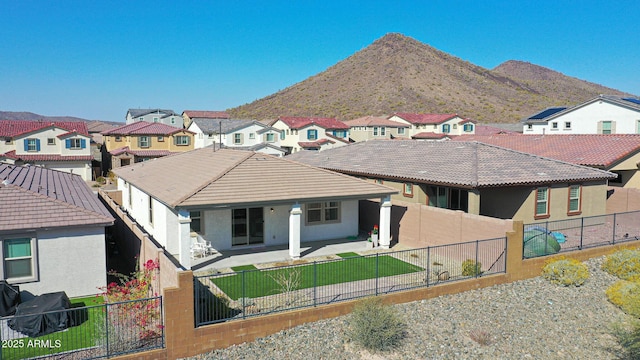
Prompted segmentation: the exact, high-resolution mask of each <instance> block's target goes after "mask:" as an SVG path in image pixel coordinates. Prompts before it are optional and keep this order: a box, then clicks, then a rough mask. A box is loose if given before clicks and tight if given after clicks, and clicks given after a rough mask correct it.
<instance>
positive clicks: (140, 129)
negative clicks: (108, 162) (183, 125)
mask: <svg viewBox="0 0 640 360" xmlns="http://www.w3.org/2000/svg"><path fill="white" fill-rule="evenodd" d="M180 131H185V132H188V133H192V132H191V131H188V130H185V129H180V128H176V127H175V126H171V125H167V124H163V123H152V122H147V121H137V122H134V123H131V124H126V125H122V126H118V127H116V128H113V129H109V130H106V131H103V132H101V134H102V135H171V134H174V133H177V132H180Z"/></svg>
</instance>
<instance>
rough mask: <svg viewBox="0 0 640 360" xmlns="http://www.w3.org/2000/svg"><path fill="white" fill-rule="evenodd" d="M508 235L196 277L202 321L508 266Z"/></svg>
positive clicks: (475, 274) (492, 271)
mask: <svg viewBox="0 0 640 360" xmlns="http://www.w3.org/2000/svg"><path fill="white" fill-rule="evenodd" d="M506 251H507V239H506V237H505V238H496V239H488V240H478V241H471V242H465V243H458V244H451V245H442V246H435V247H427V248H421V249H413V250H404V251H395V252H386V253H376V254H370V255H363V256H359V255H358V256H356V254H352V255H354V256H347V255H343V256H345V257H344V258H340V259H332V260H323V261H313V262H309V263H303V264H296V265H288V266H281V267H270V268H256V269H246V270H241V271H236V272H229V273H218V274H212V275H201V276H195V277H194V292H195V294H194V295H195V317H196V319H195V323H196V326H202V325H207V324H213V323H218V322H223V321H228V320H232V319H244V318H247V317H254V316H261V315H267V314H272V313H275V312H281V311H287V310H292V309H297V308H303V307H310V306H317V305H322V304H330V303H334V302H338V301H344V300H349V299H354V298H361V297H365V296H372V295H379V294H386V293H391V292H395V291H401V290H408V289H414V288H420V287H428V286H435V285H438V284H441V283H445V282H451V281H458V280H464V279H468V278H471V277H479V276H483V275H490V274H497V273H504V272H505V271H506Z"/></svg>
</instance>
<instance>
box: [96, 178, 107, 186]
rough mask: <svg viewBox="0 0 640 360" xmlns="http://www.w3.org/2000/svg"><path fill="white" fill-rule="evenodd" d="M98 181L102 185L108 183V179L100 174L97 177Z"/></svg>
mask: <svg viewBox="0 0 640 360" xmlns="http://www.w3.org/2000/svg"><path fill="white" fill-rule="evenodd" d="M96 183H98V184H100V185H104V184H106V183H107V179H105V178H104V177H102V176H98V177H97V178H96Z"/></svg>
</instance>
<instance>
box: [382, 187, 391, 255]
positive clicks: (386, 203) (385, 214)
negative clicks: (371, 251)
mask: <svg viewBox="0 0 640 360" xmlns="http://www.w3.org/2000/svg"><path fill="white" fill-rule="evenodd" d="M379 232H380V247H381V248H383V249H388V248H389V245H390V244H391V196H385V197H383V198H382V199H380V229H379Z"/></svg>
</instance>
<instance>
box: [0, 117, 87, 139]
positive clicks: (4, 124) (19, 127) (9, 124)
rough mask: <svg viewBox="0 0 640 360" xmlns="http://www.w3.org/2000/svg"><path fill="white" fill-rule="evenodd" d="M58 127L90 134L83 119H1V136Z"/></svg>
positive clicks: (12, 135)
mask: <svg viewBox="0 0 640 360" xmlns="http://www.w3.org/2000/svg"><path fill="white" fill-rule="evenodd" d="M48 127H57V128H60V129H63V130H66V131H68V132H73V131H75V132H77V133H78V134H81V135H85V136H89V131H88V130H87V124H86V123H85V122H83V121H27V120H0V137H16V136H21V135H25V134H28V133H31V132H34V131H38V130H42V129H46V128H48Z"/></svg>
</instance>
